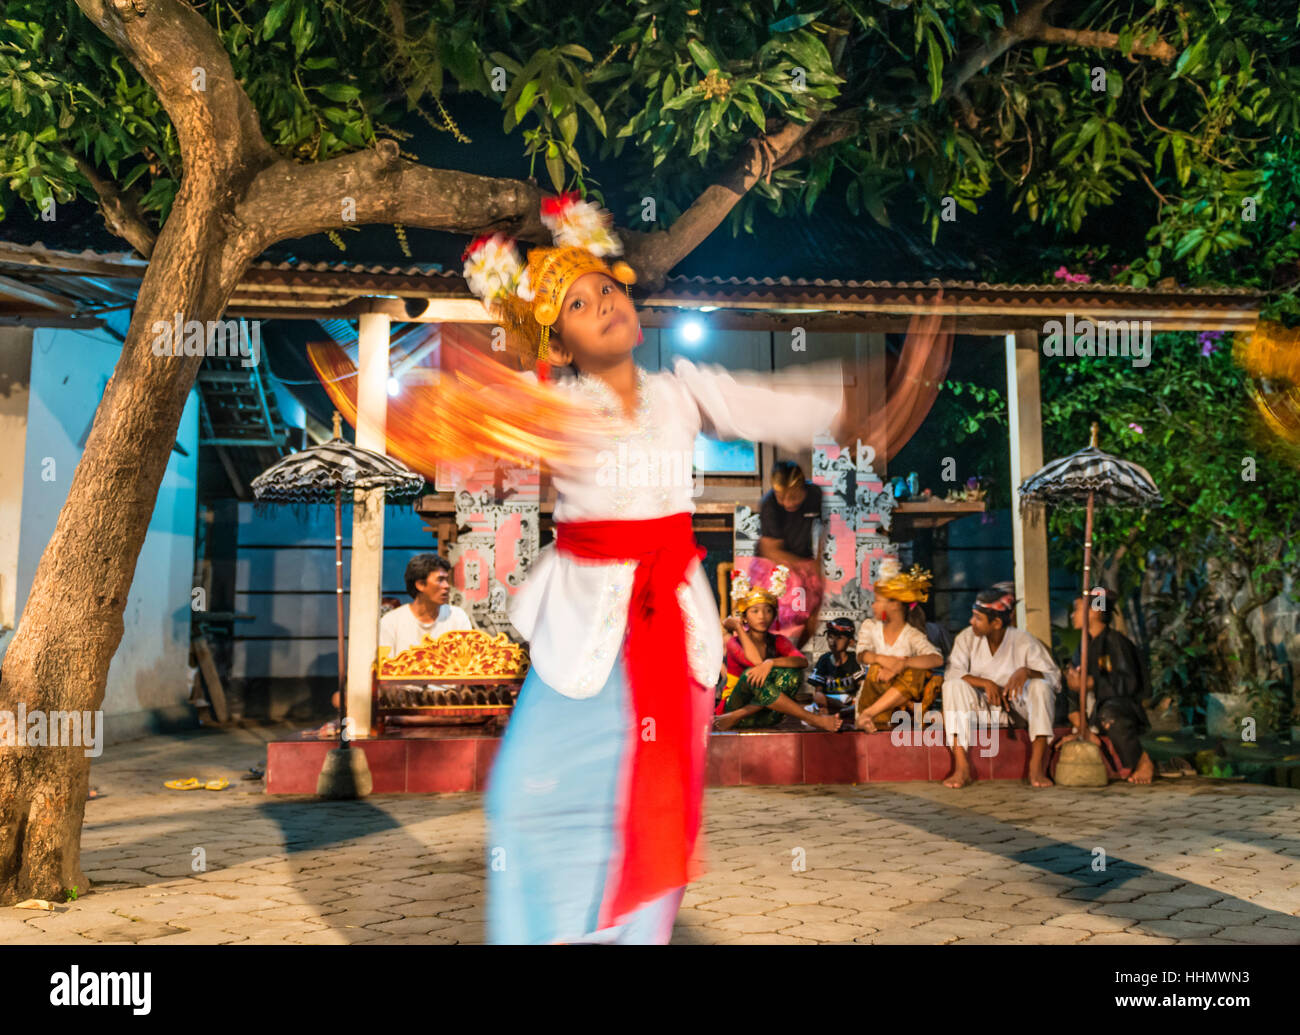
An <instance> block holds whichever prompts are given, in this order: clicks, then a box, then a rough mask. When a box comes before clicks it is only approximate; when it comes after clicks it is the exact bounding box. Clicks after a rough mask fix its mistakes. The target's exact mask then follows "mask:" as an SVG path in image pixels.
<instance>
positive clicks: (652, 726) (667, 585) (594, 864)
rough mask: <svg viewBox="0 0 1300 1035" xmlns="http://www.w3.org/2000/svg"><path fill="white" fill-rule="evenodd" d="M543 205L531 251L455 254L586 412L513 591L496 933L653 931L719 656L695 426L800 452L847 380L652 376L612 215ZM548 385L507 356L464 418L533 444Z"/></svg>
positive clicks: (507, 246)
mask: <svg viewBox="0 0 1300 1035" xmlns="http://www.w3.org/2000/svg"><path fill="white" fill-rule="evenodd" d="M542 220H543V222H544V223H545V224H546V225H547V226H548V228H549V229H550V230H551V231H552V234H553V236H554V239H555V244H556V247H554V248H535V249H533V250H532V251H531V252H530V253H529V256H528V261H527V264H526V265H524V264H522V263H521V262H520V261H519V258H518V255H517V253H516V252H515V250H514V247H513V244H512V243H511V242H509V241H507V240H505V239H503V238H501V237H499V236H498V237H492V238H487V239H479V240H478V241H476V242H474V244H472V245H471V246H470V249H469V250H467V258H468V261H467V263H466V267H465V275H466V280H467V281H468V282H469V285H470V287H471V289H472V290H474V291H475V293H476V294H478V295H479V297H480V298H482V299H483V300H484V302H485V304H486V305H487V306H488V307H489V310H490V311H491V312H492V314H493V315H494V317H495V318H496V319H497V320H498V321H499V322H500V324H501V325H502V327H503V328H504V330H505V332H506V344H507V346H510V347H512V348H513V349H515V350H517V351H518V353H519V354H520V355H521V356H523V357H525V359H526V360H527V361H529V362H531V363H535V364H536V365H537V368H538V369H537V373H538V377H539V378H541V379H542V381H543V382H547V379H548V376H549V366H550V364H551V363H555V364H558V365H560V366H572V367H573V368H574V370H575V371H576V375H577V376H576V377H575V378H570V379H566V380H563V381H558V382H554V383H553V387H552V388H551V389H550V391H551V393H553V394H554V395H555V396H556V397H557V398H559V399H562V400H563V402H564V405H565V408H566V411H567V412H568V413H570V414H572V413H577V414H579V415H580V416H581V419H579V420H577V421H572V420H570V421H568V422H567V423H566V424H565V427H564V429H563V430H564V431H565V448H564V449H562V450H558V449H553V450H551V451H550V452H549V453H548V456H547V459H548V462H549V466H550V470H551V474H552V478H553V483H554V485H555V489H556V503H555V510H554V520H555V542H554V543H553V544H552V545H550V546H547V547H546V548H545V549H543V550H542V551H541V552H540V553H539V554H538V557H537V559H536V561H535V562H534V564H533V566H532V570H531V571H530V573H529V576H528V580H527V582H526V583H525V585H524V586H523V587H522V588H521V589H520V591H519V592H518V594H517V595H516V596H515V598H514V600H513V602H512V605H511V611H510V617H511V621H512V623H513V624H514V626H515V628H516V629H517V630H518V632H519V633H520V634H521V635H522V636H523V637H524V638H525V639H526V640H527V641H528V644H529V653H530V657H531V662H532V667H531V670H530V671H529V673H528V678H527V680H526V681H525V683H524V686H523V689H522V691H521V693H520V699H519V704H518V706H517V707H516V709H515V712H514V715H513V717H512V719H511V722H510V724H509V726H508V728H507V731H506V735H505V738H504V740H503V743H502V745H501V749H500V753H499V755H498V756H497V760H496V763H495V767H494V769H493V772H492V777H491V780H490V782H489V787H488V792H487V796H486V801H485V807H486V812H487V819H488V841H487V845H488V860H489V870H488V892H489V895H488V933H489V937H490V940H491V941H493V942H498V943H500V942H509V943H518V942H526V943H551V942H659V943H663V942H666V941H668V939H669V936H670V934H671V931H672V924H673V917H674V916H675V914H676V912H677V908H678V904H679V903H680V901H681V897H682V894H683V892H684V890H685V885H686V884H687V882H688V881H689V880H690V879H691V877H692V874H693V872H695V869H694V865H693V859H692V857H693V853H694V851H695V848H696V839H697V835H698V833H699V827H700V803H701V798H702V796H703V786H704V763H705V752H706V747H707V741H708V730H709V720H710V712H711V710H712V703H713V694H712V687H713V686H714V684H715V682H716V680H717V675H718V672H719V670H720V668H721V664H722V654H723V650H722V635H721V630H720V629H719V625H718V620H717V617H716V614H717V612H716V609H715V604H714V598H713V593H712V591H711V589H710V588H709V582H708V579H707V576H706V574H705V572H704V571H703V570H702V568H701V566H700V560H699V559H700V556H701V555H702V553H703V551H701V550H700V549H699V548H698V547H697V545H696V543H695V539H694V536H693V534H692V531H691V514H692V513H693V511H694V506H693V470H692V465H691V457H692V456H693V453H694V447H695V439H696V436H697V434H699V432H701V431H705V432H707V433H708V434H710V435H712V436H714V437H716V438H721V439H748V440H751V441H763V442H771V443H774V444H776V445H778V446H779V447H781V448H783V449H786V450H789V451H793V450H796V449H803V448H807V446H808V445H809V443H810V442H811V440H812V439H813V437H814V436H815V435H817V434H818V433H819V432H821V431H823V430H825V429H827V427H828V426H830V427H831V428H832V430H833V431H835V432H837V433H838V435H843V436H845V437H846V438H847V435H846V432H847V431H848V430H849V429H848V428H847V425H846V426H845V427H836V425H838V424H839V423H840V414H841V411H842V410H843V408H844V403H845V395H844V393H843V391H842V388H841V386H840V385H838V384H835V385H829V384H827V379H826V378H825V377H824V375H822V381H821V383H820V384H816V383H815V382H813V380H812V378H811V377H807V376H805V383H804V384H803V385H801V386H793V385H792V381H793V379H792V378H790V377H788V376H787V377H785V378H784V386H783V387H782V388H780V389H779V390H778V389H777V388H775V387H774V385H776V384H777V383H778V382H777V380H776V379H775V378H774V377H773V376H772V375H767V376H764V377H760V376H757V375H750V376H748V377H742V376H740V375H737V376H732V375H731V374H728V373H727V372H726V371H724V370H721V369H718V368H709V367H700V366H696V365H695V364H694V363H691V362H689V361H687V360H685V359H678V360H677V361H676V363H675V364H674V366H673V368H672V370H670V371H662V372H659V373H654V374H650V373H647V372H646V371H645V370H643V369H641V368H639V367H638V366H637V365H636V363H635V362H633V359H632V350H633V349H634V348H635V346H636V345H637V343H638V341H640V340H641V338H642V335H641V333H640V325H639V321H638V319H637V314H636V309H635V308H634V306H633V305H632V301H631V299H630V297H629V295H628V294H627V293H626V288H627V285H629V284H631V283H633V282H634V281H635V274H634V273H633V271H632V270H631V268H629V267H628V266H627V265H626V264H625V263H623V262H620V261H614V262H613V263H612V264H611V263H610V262H608V261H607V259H609V258H610V257H613V256H617V255H618V254H620V253H621V250H622V249H621V245H620V244H619V242H618V240H617V238H615V237H614V236H613V234H611V233H610V231H609V229H608V227H609V221H608V217H607V215H606V214H604V213H603V212H601V210H600V209H598V208H596V207H595V206H593V205H590V204H587V203H585V202H580V201H578V200H577V199H576V198H574V197H573V196H567V195H566V196H563V197H561V198H558V199H553V200H548V201H547V202H545V203H544V204H543V206H542ZM542 388H545V383H544V384H543V385H540V386H539V385H538V383H537V381H536V380H532V379H531V375H530V380H529V381H528V382H527V383H525V381H524V378H523V377H520V376H518V375H516V377H515V381H514V383H513V384H508V385H507V386H506V388H505V389H503V390H501V392H500V393H499V394H498V400H499V401H501V402H502V405H497V406H495V407H494V408H493V409H492V410H490V411H483V412H480V413H478V414H477V416H476V418H475V419H472V420H471V421H469V422H468V423H469V425H470V426H471V428H472V432H471V433H470V437H474V436H476V435H479V436H482V437H483V438H485V439H491V440H492V441H494V442H496V443H501V442H508V443H510V444H512V445H513V446H514V447H516V448H517V447H518V445H519V443H521V442H528V441H539V442H540V441H541V440H542V439H544V438H545V437H546V433H548V432H550V431H551V430H552V429H542V431H541V433H539V432H538V424H537V421H536V416H537V414H538V413H540V412H542V410H541V409H539V408H538V407H537V406H536V405H535V404H536V402H537V400H538V398H539V396H540V395H542V394H544V393H543V392H541V391H540V389H542ZM450 395H452V396H454V395H455V393H450ZM511 399H517V400H518V407H517V408H515V409H513V410H512V407H511V405H510V403H511ZM543 409H544V408H543ZM462 412H464V411H462ZM443 427H444V428H446V427H447V425H446V424H445V423H444V425H443ZM464 427H465V424H463V423H462V424H460V425H459V427H458V428H457V427H452V428H450V435H451V436H452V437H453V438H454V436H456V435H459V434H461V429H463V428H464ZM511 429H516V430H511ZM516 431H518V433H516ZM525 431H526V432H527V433H524V432H525ZM436 434H439V435H444V441H446V440H447V439H446V437H445V436H446V433H444V432H443V431H441V430H439V431H437V432H436ZM538 451H539V452H540V451H542V450H541V448H540V447H539V448H538Z"/></svg>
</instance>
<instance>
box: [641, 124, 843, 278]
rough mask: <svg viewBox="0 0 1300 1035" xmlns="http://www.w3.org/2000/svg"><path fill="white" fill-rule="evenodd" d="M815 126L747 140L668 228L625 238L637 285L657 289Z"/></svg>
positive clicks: (795, 126)
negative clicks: (717, 178)
mask: <svg viewBox="0 0 1300 1035" xmlns="http://www.w3.org/2000/svg"><path fill="white" fill-rule="evenodd" d="M816 124H817V123H816V121H813V122H805V123H798V122H788V123H786V124H785V125H783V126H782V127H781V128H780V129H778V130H777V131H776V132H775V133H770V134H767V135H765V136H762V137H754V138H752V139H750V140H748V141H746V143H745V145H744V147H742V148H741V149H740V153H739V154H738V155H737V156H736V158H735V159H734V160H733V161H732V163H731V166H730V167H729V168H728V169H727V171H726V172H725V173H723V175H722V177H721V178H720V179H719V180H718V181H717V182H716V183H712V184H710V185H709V186H708V187H706V188H704V190H703V191H701V192H700V196H699V197H697V198H696V199H695V200H694V201H693V202H692V203H691V206H690V207H689V208H688V209H687V210H686V211H685V212H683V213H682V214H681V215H680V216H679V217H678V218H677V220H676V221H675V222H674V223H673V225H672V226H671V227H669V228H668V229H667V230H655V231H653V232H651V233H648V234H646V233H637V232H627V233H624V234H623V238H624V242H625V244H626V247H627V261H628V263H629V264H631V266H632V267H633V268H634V269H635V270H636V271H637V275H638V277H639V279H640V283H641V284H643V285H644V286H646V287H649V288H656V287H659V286H660V285H662V283H663V279H664V277H665V276H666V275H667V273H668V271H669V270H670V269H672V268H673V267H674V266H676V265H677V263H679V262H680V261H681V260H682V259H683V258H685V257H686V256H687V255H689V254H690V253H691V251H692V250H693V249H695V248H696V247H697V246H698V245H699V244H700V242H702V241H703V240H704V239H705V238H706V237H708V236H709V234H711V233H713V231H714V230H716V229H717V228H718V227H719V226H720V225H721V224H722V221H723V220H724V219H726V218H727V214H728V213H729V212H730V211H731V210H732V209H733V208H735V206H736V203H737V202H739V201H740V199H741V198H743V197H744V196H745V194H747V193H748V192H749V190H750V188H752V187H753V186H754V184H756V183H757V182H758V181H759V180H760V179H768V178H770V177H771V175H772V172H773V171H774V170H775V169H777V168H779V167H780V165H782V164H786V163H784V162H783V161H782V159H784V158H785V156H786V155H787V154H788V153H789V152H790V151H791V150H792V149H793V148H795V147H796V146H797V145H798V144H799V143H800V141H802V140H803V139H804V137H805V136H806V135H807V134H808V133H809V131H810V130H811V129H812V128H813V126H815V125H816ZM841 139H842V138H841Z"/></svg>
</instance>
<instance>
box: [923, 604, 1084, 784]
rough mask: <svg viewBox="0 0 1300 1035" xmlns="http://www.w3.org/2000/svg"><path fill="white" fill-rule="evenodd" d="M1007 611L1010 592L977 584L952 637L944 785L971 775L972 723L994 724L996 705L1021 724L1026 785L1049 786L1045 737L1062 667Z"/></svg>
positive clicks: (945, 706) (946, 672) (946, 698)
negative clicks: (964, 621) (963, 622)
mask: <svg viewBox="0 0 1300 1035" xmlns="http://www.w3.org/2000/svg"><path fill="white" fill-rule="evenodd" d="M1014 613H1015V598H1014V596H1009V595H1008V594H1007V593H1005V592H1004V591H1003V590H1001V589H986V590H983V591H981V592H980V593H979V595H978V596H976V598H975V606H974V607H973V608H972V609H971V617H970V625H969V627H968V628H965V629H963V630H962V631H961V632H960V633H958V634H957V639H956V640H955V641H954V642H953V646H952V653H951V654H950V655H949V656H948V664H947V668H946V669H945V670H944V676H943V728H944V734H945V737H946V739H947V741H948V745H949V746H950V747H951V748H952V753H953V756H954V757H953V770H952V773H951V774H950V775H949V776H948V778H947V779H946V780H944V781H943V785H944V786H945V787H952V788H959V787H965V786H966V785H967V784H968V783H970V782H971V780H972V778H973V777H972V775H971V767H970V758H969V751H970V741H971V732H972V726H973V725H974V724H975V723H977V722H984V723H992V724H998V725H1000V723H1001V719H1000V717H999V713H1000V712H1001V711H1002V710H1003V709H1006V710H1009V711H1014V712H1016V713H1017V714H1018V715H1020V716H1021V717H1022V718H1023V719H1025V720H1026V721H1027V723H1028V726H1029V738H1030V745H1031V746H1030V749H1029V784H1030V786H1031V787H1050V786H1052V780H1051V778H1050V777H1049V776H1048V775H1047V744H1048V741H1049V740H1051V737H1052V715H1053V712H1054V710H1055V705H1056V694H1057V692H1058V691H1059V690H1060V689H1061V673H1060V670H1059V669H1057V667H1056V662H1055V661H1053V660H1052V652H1051V651H1050V650H1048V648H1047V647H1046V646H1045V645H1044V644H1043V643H1041V642H1040V641H1039V640H1037V639H1035V638H1034V637H1033V636H1032V635H1031V634H1030V633H1028V632H1026V631H1025V630H1024V629H1017V628H1016V627H1015V626H1013V625H1012V624H1011V616H1012V615H1013V614H1014Z"/></svg>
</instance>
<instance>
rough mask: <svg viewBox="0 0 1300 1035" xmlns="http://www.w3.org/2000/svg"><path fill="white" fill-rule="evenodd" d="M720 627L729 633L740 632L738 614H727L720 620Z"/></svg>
mask: <svg viewBox="0 0 1300 1035" xmlns="http://www.w3.org/2000/svg"><path fill="white" fill-rule="evenodd" d="M722 628H724V629H726V630H727V632H729V633H738V632H740V616H739V615H727V617H726V618H724V619H723V620H722Z"/></svg>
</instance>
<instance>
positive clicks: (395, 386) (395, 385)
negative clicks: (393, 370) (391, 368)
mask: <svg viewBox="0 0 1300 1035" xmlns="http://www.w3.org/2000/svg"><path fill="white" fill-rule="evenodd" d="M401 390H402V386H401V384H400V383H399V382H398V380H397V378H395V377H390V378H389V379H388V394H389V395H396V394H397V393H398V392H400V391H401Z"/></svg>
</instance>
